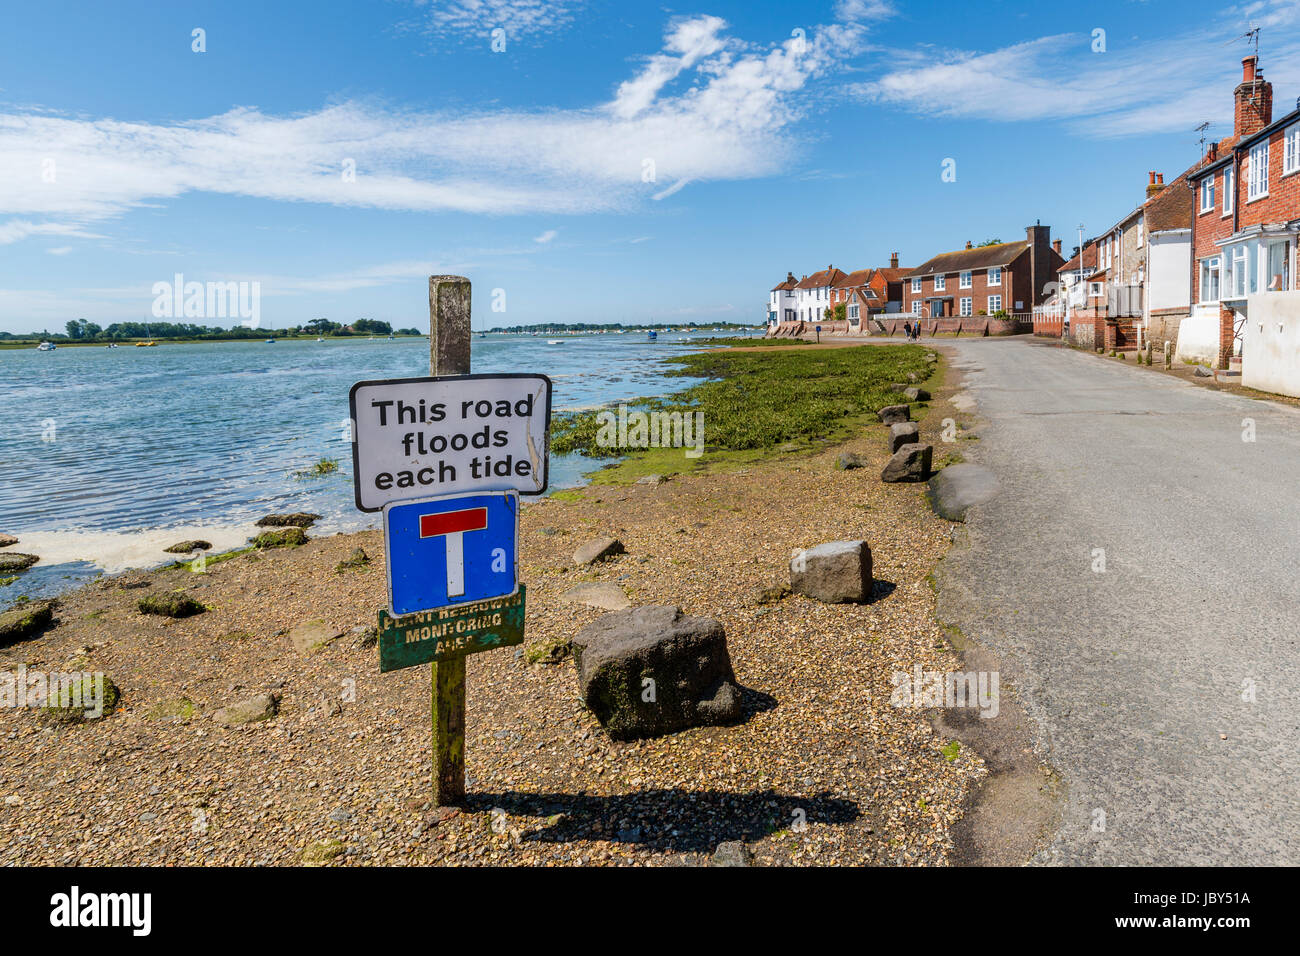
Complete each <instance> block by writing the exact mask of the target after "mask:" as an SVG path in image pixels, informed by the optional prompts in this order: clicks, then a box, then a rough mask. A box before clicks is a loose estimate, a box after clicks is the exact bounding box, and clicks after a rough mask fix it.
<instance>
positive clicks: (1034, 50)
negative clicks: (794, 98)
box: [851, 0, 1300, 138]
mask: <svg viewBox="0 0 1300 956" xmlns="http://www.w3.org/2000/svg"><path fill="white" fill-rule="evenodd" d="M1297 22H1300V3H1297V2H1296V0H1266V2H1260V3H1254V4H1251V5H1249V6H1247V7H1245V8H1239V9H1236V10H1230V11H1229V12H1228V13H1227V14H1226V15H1225V17H1224V19H1223V21H1222V22H1220V23H1217V24H1215V25H1213V26H1212V27H1209V28H1204V29H1196V30H1191V31H1186V32H1183V33H1180V34H1177V35H1175V36H1171V37H1168V38H1165V39H1161V40H1153V41H1147V42H1141V43H1137V44H1134V45H1129V44H1127V43H1124V42H1123V41H1122V40H1120V39H1119V38H1118V37H1113V36H1112V37H1109V38H1108V39H1107V43H1106V47H1105V50H1104V52H1094V38H1093V36H1092V35H1090V34H1056V35H1052V36H1045V37H1040V38H1037V39H1033V40H1028V41H1025V42H1021V43H1016V44H1013V45H1010V46H1006V47H1002V48H1000V49H997V50H992V51H985V52H979V51H968V50H936V49H930V48H918V49H915V50H911V51H902V52H901V53H900V54H898V59H900V60H901V65H900V66H899V67H897V68H896V69H893V70H891V71H889V72H888V73H886V74H885V75H884V76H882V77H880V78H879V79H877V80H872V81H870V82H866V83H860V84H856V85H854V86H853V87H852V88H851V89H852V91H853V92H854V93H856V94H857V95H858V96H860V97H862V98H863V99H866V100H869V101H872V102H875V103H879V104H884V105H889V106H894V107H898V108H900V109H905V110H909V111H911V112H915V113H921V114H925V115H929V116H937V117H944V118H951V119H976V120H985V121H993V122H1008V121H1010V122H1015V121H1049V122H1050V121H1059V122H1061V123H1062V124H1064V125H1065V127H1066V128H1067V129H1068V130H1070V131H1071V132H1074V133H1076V134H1079V135H1083V136H1089V137H1094V138H1109V137H1118V136H1130V135H1138V134H1143V133H1152V132H1173V131H1177V130H1186V131H1190V130H1191V128H1192V127H1193V126H1195V125H1196V124H1197V123H1200V122H1203V121H1205V120H1211V121H1213V122H1215V123H1216V124H1219V125H1220V128H1221V129H1222V132H1221V133H1220V134H1219V135H1226V133H1227V132H1228V131H1230V128H1231V111H1232V98H1231V96H1230V95H1229V94H1230V91H1231V89H1232V87H1233V85H1234V84H1235V82H1237V80H1238V78H1239V76H1240V66H1239V64H1238V62H1237V60H1238V57H1234V55H1233V51H1232V50H1231V49H1230V48H1228V47H1226V46H1225V38H1230V37H1231V36H1233V35H1234V33H1236V32H1237V31H1238V28H1239V29H1240V30H1241V31H1244V30H1245V29H1247V28H1248V26H1250V25H1253V24H1260V23H1263V24H1267V26H1268V27H1271V28H1276V27H1283V26H1294V25H1295V24H1296V23H1297ZM1239 52H1240V55H1245V54H1246V53H1248V52H1249V48H1248V47H1247V46H1246V45H1245V44H1244V43H1243V44H1242V45H1241V47H1240V51H1239ZM1260 54H1261V55H1260V61H1261V64H1262V65H1263V66H1264V67H1265V71H1266V75H1267V76H1268V78H1269V79H1270V80H1271V81H1272V82H1273V84H1274V88H1275V89H1277V88H1278V87H1279V85H1280V86H1281V87H1284V88H1286V89H1288V90H1294V89H1295V87H1296V85H1297V84H1300V62H1298V61H1300V42H1298V41H1297V39H1296V37H1295V35H1294V33H1290V34H1288V33H1287V32H1285V31H1283V30H1277V29H1272V30H1267V31H1266V33H1265V36H1264V42H1263V44H1262V45H1261V50H1260ZM1225 90H1227V91H1228V92H1225ZM1281 101H1282V100H1281V97H1279V103H1280V102H1281ZM1225 121H1226V126H1224V125H1223V124H1224V123H1225Z"/></svg>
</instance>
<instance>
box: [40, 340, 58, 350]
mask: <svg viewBox="0 0 1300 956" xmlns="http://www.w3.org/2000/svg"><path fill="white" fill-rule="evenodd" d="M56 348H58V346H57V345H55V344H54V343H53V342H42V343H41V344H40V345H38V346H36V351H38V352H53V351H54V350H55V349H56Z"/></svg>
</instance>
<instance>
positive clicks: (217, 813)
mask: <svg viewBox="0 0 1300 956" xmlns="http://www.w3.org/2000/svg"><path fill="white" fill-rule="evenodd" d="M952 414H954V412H953V411H952V409H951V407H950V406H948V405H946V404H945V402H944V396H943V394H942V393H940V394H937V395H936V401H935V403H932V407H931V409H930V411H929V414H928V415H927V417H926V418H925V419H924V420H923V421H922V423H921V431H922V435H923V437H924V439H925V440H929V441H934V443H935V445H936V458H937V459H938V458H940V457H942V455H943V454H944V451H945V450H946V448H949V447H951V446H944V445H941V444H940V443H939V442H938V440H937V434H938V430H939V428H940V422H941V420H942V418H943V417H945V416H948V415H952ZM845 450H848V451H854V452H857V453H858V454H860V455H862V456H863V458H864V459H865V462H866V464H865V467H863V468H860V469H855V470H848V471H840V470H837V469H836V468H835V467H834V464H835V458H836V456H837V454H838V453H839V452H841V451H845ZM887 457H888V456H887V454H886V449H885V430H884V428H883V426H879V425H875V426H870V427H867V428H865V429H863V430H862V431H860V432H859V433H857V435H856V437H854V438H853V439H851V440H850V441H848V442H846V443H844V444H842V445H836V446H830V445H826V446H822V447H821V448H813V449H810V450H806V451H801V452H795V453H789V454H785V455H780V456H779V457H777V458H775V459H774V460H770V461H765V462H760V463H757V464H753V465H749V466H746V467H745V468H744V469H743V470H741V471H734V472H728V473H720V474H701V475H690V476H684V477H680V478H675V479H673V480H671V481H669V482H666V483H664V484H661V485H646V484H641V485H628V486H609V485H603V486H601V485H592V486H588V487H587V488H586V489H584V490H582V491H581V492H576V493H570V494H568V495H566V496H564V497H563V498H562V499H557V498H548V499H543V500H541V501H538V502H535V503H532V504H529V505H528V506H527V507H526V508H525V509H524V512H523V516H522V531H523V534H522V555H521V562H522V569H523V571H522V577H523V579H524V580H525V582H526V583H527V585H528V595H529V597H528V601H529V606H528V611H527V625H526V626H527V638H526V640H527V643H526V644H525V648H524V649H521V651H522V650H526V649H527V647H528V646H530V645H532V644H534V643H537V642H543V641H547V640H551V639H554V638H563V637H569V636H572V634H573V633H575V632H576V631H577V630H578V629H579V628H580V627H581V626H582V625H583V624H585V623H586V622H588V621H590V620H592V619H594V618H595V617H596V616H598V615H599V614H600V613H602V612H601V611H599V610H597V609H595V608H591V607H586V606H584V605H575V604H571V603H568V602H567V601H565V600H564V598H563V597H562V595H563V594H564V592H565V591H567V590H568V589H569V588H570V587H572V586H573V585H575V584H577V583H580V582H583V581H601V582H608V583H611V584H614V585H616V586H618V587H620V588H622V589H623V590H624V591H625V592H626V593H627V594H628V596H629V597H630V599H631V600H632V602H633V603H634V604H638V605H639V604H658V603H671V604H677V605H679V606H681V607H682V608H683V609H684V610H685V611H686V612H687V613H689V614H705V615H709V616H712V617H716V618H718V619H719V620H720V621H721V622H722V623H723V625H724V626H725V628H726V632H727V639H728V645H729V647H730V651H731V656H732V660H733V663H734V666H735V671H736V675H737V678H738V680H739V682H740V684H741V685H742V686H743V687H744V688H745V689H746V691H745V719H744V721H743V722H742V723H740V724H737V725H735V726H730V727H714V728H701V729H696V730H690V731H686V732H684V733H680V734H676V735H672V736H669V737H665V738H660V739H657V740H651V741H642V742H639V743H633V744H620V743H614V742H611V741H610V740H609V739H608V738H607V737H606V736H605V735H604V733H603V731H602V730H601V729H600V728H599V726H598V725H597V723H596V722H595V720H594V718H593V717H592V716H591V715H590V714H589V713H588V712H587V711H586V710H585V708H584V707H583V706H582V705H581V703H580V701H579V700H578V699H577V682H576V677H575V675H574V672H573V665H572V662H571V661H570V660H565V661H562V662H561V663H559V664H553V665H548V664H536V665H529V664H527V663H526V662H525V660H524V658H523V654H522V652H521V653H519V654H516V653H514V652H512V651H511V650H501V651H493V652H488V653H484V654H478V655H475V656H473V657H472V658H470V660H469V662H468V665H467V671H468V705H467V714H468V729H467V737H466V765H467V773H468V776H469V787H468V789H469V792H470V802H469V805H468V806H467V808H466V810H465V812H460V813H456V814H452V815H446V814H441V813H437V812H435V811H432V808H430V807H429V805H428V794H429V786H428V773H429V761H430V751H429V739H428V738H429V703H428V681H429V675H428V669H427V668H425V667H417V668H409V669H406V670H403V671H399V672H395V673H393V674H387V675H380V674H379V672H378V662H377V651H376V649H375V648H374V647H373V646H371V647H367V646H364V641H361V640H359V639H358V637H357V635H354V634H351V633H349V631H350V629H351V628H353V627H354V626H366V625H371V626H373V624H374V620H375V611H376V609H377V608H378V607H380V606H381V605H382V603H383V595H384V583H383V582H384V577H383V567H382V547H381V542H380V536H379V534H378V533H377V532H361V533H357V534H349V535H343V534H339V535H321V536H316V537H313V538H312V539H311V540H309V542H308V543H307V544H306V545H304V546H302V547H300V548H297V549H292V550H276V551H267V552H262V553H252V554H245V555H241V556H238V557H235V558H232V559H230V560H228V561H224V562H222V563H220V564H216V565H214V566H212V567H210V568H209V570H208V572H207V573H206V574H202V575H197V574H192V573H190V572H189V571H185V570H174V569H164V570H160V571H156V572H150V573H141V572H132V573H129V574H127V575H123V576H121V577H120V578H117V579H106V580H105V581H103V582H100V583H99V584H96V585H92V586H89V587H85V588H82V589H80V590H77V591H75V592H72V593H70V594H68V595H66V596H65V598H64V599H63V601H62V604H61V606H60V608H59V610H58V611H57V612H56V623H55V626H53V627H52V628H51V629H49V630H48V631H46V632H45V634H44V635H42V636H41V637H39V638H38V639H36V640H32V641H27V642H24V643H21V644H17V645H14V646H11V647H9V648H5V649H3V650H0V669H3V670H13V669H15V668H16V667H17V666H18V665H20V664H23V665H26V666H27V667H28V668H45V669H47V670H55V669H58V668H63V667H69V668H70V665H76V666H77V668H78V669H80V670H89V671H96V670H100V671H103V672H104V673H106V674H107V675H108V676H109V677H110V678H112V680H113V681H115V682H116V683H117V684H118V686H119V687H121V689H122V692H123V698H124V700H123V704H122V707H121V709H120V710H119V711H118V712H117V713H115V714H113V715H112V716H110V717H108V718H106V719H105V720H102V721H99V722H97V723H93V724H83V725H74V726H67V727H64V726H58V727H49V726H47V725H45V724H44V723H42V722H41V721H40V720H39V719H38V718H37V717H36V716H35V715H34V714H32V713H31V712H17V711H14V710H0V756H2V757H3V764H2V766H3V770H0V864H23V865H30V864H37V863H51V864H57V863H80V864H110V863H118V864H165V863H210V864H235V865H242V864H254V863H262V864H294V863H297V862H299V861H300V860H301V859H302V854H303V852H304V850H305V849H308V848H310V847H311V846H313V845H314V844H317V843H319V841H338V843H337V844H334V843H329V844H327V845H329V846H331V847H334V848H336V849H337V850H338V851H339V855H338V856H337V857H335V858H334V862H335V863H338V864H399V863H401V864H408V863H409V864H479V863H483V864H486V863H522V864H530V863H531V864H539V865H557V864H580V863H581V864H601V865H613V864H620V863H636V864H641V865H673V864H682V863H698V862H704V861H705V860H707V857H708V854H709V853H711V852H712V850H713V848H714V847H716V846H717V844H719V843H721V842H724V841H727V840H737V839H742V840H745V841H746V842H747V843H748V844H749V845H750V846H751V847H752V849H753V852H754V856H755V860H756V862H758V863H760V864H808V863H865V864H884V865H898V864H930V865H942V864H944V863H946V862H948V859H949V854H950V852H951V850H952V829H953V825H954V823H955V822H956V821H957V820H958V819H959V818H960V816H961V814H962V812H963V807H964V804H965V802H966V801H967V799H968V797H969V794H970V792H971V790H972V788H973V787H974V786H975V785H976V784H977V783H978V781H980V780H981V779H982V778H983V776H984V775H985V773H986V771H985V768H984V765H983V761H982V760H981V759H980V758H979V757H978V756H977V755H976V754H975V753H973V752H972V751H970V750H969V749H968V748H963V747H961V746H957V747H956V748H954V747H953V741H952V740H951V739H950V738H947V737H945V736H942V735H940V734H937V733H936V732H935V731H934V730H933V729H932V726H931V723H930V720H929V715H928V714H927V712H926V711H924V710H912V709H906V708H897V707H893V706H891V705H890V694H891V690H892V687H893V684H892V681H891V675H892V674H894V673H895V672H911V671H912V670H913V668H914V667H915V666H916V665H921V666H922V667H923V668H924V669H926V670H942V671H952V670H958V669H960V666H959V662H958V659H957V657H956V655H955V654H954V652H953V650H952V647H951V644H950V643H949V641H948V639H947V636H946V635H945V632H944V631H943V629H942V628H941V627H939V626H938V625H937V624H936V623H935V620H934V595H933V591H932V588H931V585H930V583H929V578H930V575H931V572H932V571H933V570H934V568H935V566H936V564H937V563H938V561H939V560H940V559H941V557H942V555H943V554H944V552H945V551H946V549H947V546H948V541H949V530H950V525H948V523H947V522H944V521H941V520H940V519H938V518H936V517H935V516H934V515H933V514H932V513H931V512H930V511H929V509H928V507H927V505H926V504H925V501H924V498H923V490H924V486H915V485H912V486H904V485H885V484H882V483H881V482H880V480H879V474H880V469H881V467H883V464H884V462H885V460H886V458H887ZM598 534H614V535H616V536H617V537H619V538H620V539H621V540H622V541H623V542H624V544H625V545H626V548H627V554H625V555H622V556H620V557H619V558H617V559H616V560H614V561H612V562H609V563H606V564H602V565H598V566H596V567H595V568H583V569H578V568H574V567H572V566H571V565H572V560H571V557H570V555H571V553H572V551H573V550H574V549H575V548H576V547H577V545H578V544H580V543H582V542H583V541H585V540H587V539H588V538H590V537H593V536H596V535H598ZM848 537H864V538H866V539H867V540H868V541H869V542H870V544H871V547H872V550H873V554H874V558H875V576H876V578H877V582H878V586H877V593H876V598H875V600H874V602H873V603H871V604H868V605H861V606H858V605H823V604H820V603H818V602H815V601H812V600H809V599H806V598H803V597H799V596H791V597H787V598H785V599H784V600H782V601H779V602H777V603H775V604H760V603H758V602H757V601H756V599H755V596H754V595H755V592H756V590H758V589H761V588H763V587H766V586H769V585H773V584H780V583H783V582H786V581H788V571H787V562H788V560H789V555H790V552H791V549H793V548H800V547H806V546H810V545H812V544H816V543H819V542H822V541H828V540H835V539H840V538H848ZM356 547H361V548H364V549H365V551H366V552H367V553H368V555H369V556H370V557H371V559H372V560H371V562H370V564H369V565H367V566H366V567H365V568H363V569H360V570H348V571H344V572H342V573H337V572H336V570H335V568H336V566H337V565H338V563H339V562H340V561H341V560H343V559H344V558H346V557H347V556H348V554H349V553H350V552H351V551H352V549H354V548H356ZM141 583H143V585H144V586H143V587H136V586H129V585H139V584H141ZM124 585H128V586H124ZM174 589H184V590H185V592H186V593H187V594H190V595H192V596H193V597H195V598H196V599H198V600H200V601H201V602H202V603H204V604H205V605H207V606H208V607H209V610H208V611H206V612H205V613H203V614H200V615H197V616H195V617H191V618H186V619H182V620H170V619H166V618H151V617H145V616H143V615H141V614H140V613H139V612H138V610H136V608H135V603H136V601H137V600H138V599H139V597H140V596H141V595H143V594H146V593H151V592H158V591H166V590H174ZM313 618H323V619H324V620H325V621H327V622H328V623H329V625H330V626H331V628H332V629H334V630H337V631H340V632H342V633H343V636H342V637H340V638H339V639H338V640H335V641H333V642H332V643H330V644H328V645H327V646H326V647H324V648H322V649H320V650H319V651H317V652H314V653H309V654H306V655H304V654H302V653H300V652H299V651H297V650H295V648H294V647H293V646H292V645H291V644H290V642H289V640H288V638H287V631H288V629H290V628H292V627H294V626H295V625H297V624H299V623H301V622H303V621H305V620H309V619H313ZM268 692H274V693H277V694H280V695H282V700H281V705H280V711H279V714H278V716H276V717H274V718H273V719H271V720H268V721H265V722H262V723H257V724H252V725H249V726H247V727H244V728H238V729H226V728H224V727H221V726H219V725H218V724H216V723H214V722H213V721H212V720H211V714H212V713H213V712H214V711H215V710H216V709H218V708H220V707H222V706H224V705H227V704H230V703H232V702H234V701H238V700H242V699H245V698H247V697H250V696H252V695H254V694H258V693H268ZM180 702H184V704H183V705H181V704H180ZM35 768H40V769H39V771H36V772H33V771H34V769H35ZM494 821H495V823H496V826H495V828H494V825H493V824H494ZM805 822H806V826H805V825H804V823H805ZM331 852H333V851H331Z"/></svg>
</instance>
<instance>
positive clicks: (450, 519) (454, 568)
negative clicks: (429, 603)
mask: <svg viewBox="0 0 1300 956" xmlns="http://www.w3.org/2000/svg"><path fill="white" fill-rule="evenodd" d="M486 527H487V509H486V508H466V509H464V510H462V511H442V512H439V513H437V514H431V515H420V537H421V538H438V537H441V538H443V539H444V541H445V542H446V546H447V597H448V598H453V597H459V596H460V595H462V594H464V593H465V532H466V531H482V530H483V529H485V528H486Z"/></svg>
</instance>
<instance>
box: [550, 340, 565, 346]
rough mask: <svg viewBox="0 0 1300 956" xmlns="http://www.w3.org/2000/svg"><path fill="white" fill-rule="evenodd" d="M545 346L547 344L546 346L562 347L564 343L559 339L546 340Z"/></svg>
mask: <svg viewBox="0 0 1300 956" xmlns="http://www.w3.org/2000/svg"><path fill="white" fill-rule="evenodd" d="M546 344H547V345H563V344H564V342H563V341H561V340H560V339H547V340H546Z"/></svg>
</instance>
